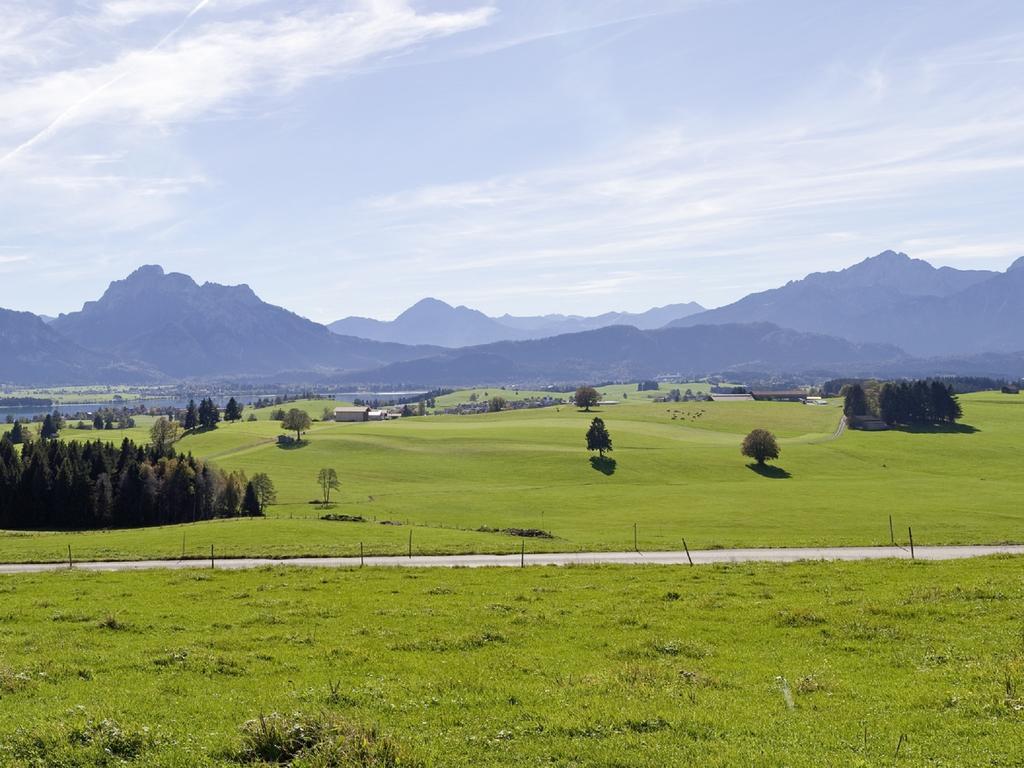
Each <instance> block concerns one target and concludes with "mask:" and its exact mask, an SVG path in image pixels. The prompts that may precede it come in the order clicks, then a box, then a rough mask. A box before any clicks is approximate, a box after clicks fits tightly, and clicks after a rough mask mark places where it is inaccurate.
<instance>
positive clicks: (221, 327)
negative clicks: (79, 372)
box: [49, 266, 437, 378]
mask: <svg viewBox="0 0 1024 768" xmlns="http://www.w3.org/2000/svg"><path fill="white" fill-rule="evenodd" d="M49 327H50V328H52V329H53V330H55V331H57V332H59V333H60V334H62V335H64V336H66V337H68V338H69V339H71V340H72V341H74V342H75V343H76V344H78V345H80V346H82V347H87V348H89V349H95V350H98V351H101V352H105V353H108V354H110V355H114V356H117V357H119V358H122V359H132V360H141V361H143V362H145V363H148V364H149V365H151V366H153V367H155V368H158V369H159V370H161V371H163V372H164V373H166V374H167V375H169V376H171V377H174V378H192V377H202V376H234V375H244V374H248V373H252V374H265V373H274V372H287V371H312V370H328V369H329V370H335V369H343V370H344V369H348V370H352V369H363V368H367V367H371V366H376V365H382V364H386V363H390V362H395V361H398V360H407V359H410V358H414V357H422V356H423V355H424V354H429V353H430V352H432V351H435V350H436V349H437V348H430V347H426V348H414V347H408V346H403V345H399V344H382V343H380V342H374V341H367V340H365V339H356V338H351V337H347V336H339V335H336V334H333V333H331V332H330V331H329V330H328V329H327V328H326V327H325V326H323V325H320V324H319V323H314V322H313V321H311V320H307V319H306V318H303V317H300V316H299V315H296V314H295V313H293V312H289V311H288V310H285V309H282V308H281V307H276V306H273V305H272V304H267V303H266V302H264V301H262V300H261V299H260V298H259V297H258V296H256V294H255V293H253V291H252V289H250V288H249V287H248V286H246V285H236V286H227V285H219V284H217V283H205V284H203V285H198V284H196V282H195V281H194V280H193V279H192V278H191V277H189V276H187V275H183V274H178V273H169V274H167V273H165V272H164V271H163V269H162V268H161V267H159V266H145V267H141V268H139V269H138V270H136V271H135V272H133V273H132V274H131V275H129V276H128V277H127V278H125V279H124V280H117V281H115V282H113V283H111V284H110V287H109V288H108V289H107V291H106V292H105V293H104V294H103V296H102V297H101V298H100V299H99V300H98V301H90V302H87V303H86V304H85V306H84V307H83V308H82V309H81V310H80V311H78V312H72V313H70V314H62V315H61V316H60V317H58V318H57V319H56V320H54V321H53V323H51V324H50V326H49Z"/></svg>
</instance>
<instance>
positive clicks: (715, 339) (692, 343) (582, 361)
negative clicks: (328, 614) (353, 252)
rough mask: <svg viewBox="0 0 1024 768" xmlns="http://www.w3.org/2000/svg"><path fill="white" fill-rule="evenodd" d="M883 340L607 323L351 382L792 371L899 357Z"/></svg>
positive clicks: (761, 327) (762, 327)
mask: <svg viewBox="0 0 1024 768" xmlns="http://www.w3.org/2000/svg"><path fill="white" fill-rule="evenodd" d="M905 359H906V355H905V354H904V353H903V351H902V350H900V349H898V348H897V347H894V346H892V345H888V344H855V343H853V342H850V341H846V340H845V339H838V338H835V337H831V336H824V335H822V334H814V333H803V332H798V331H792V330H789V329H785V328H779V327H778V326H776V325H772V324H771V323H751V324H723V325H708V326H695V327H691V328H663V329H657V330H648V331H642V330H640V329H638V328H634V327H631V326H610V327H608V328H599V329H597V330H593V331H582V332H580V333H574V334H565V335H561V336H554V337H549V338H544V339H536V340H531V341H501V342H496V343H493V344H486V345H481V346H477V347H469V348H465V349H455V350H448V351H445V352H443V353H441V354H439V355H435V356H432V357H429V358H426V359H422V360H411V361H405V362H400V363H393V364H391V365H388V366H385V367H383V368H379V369H376V370H372V371H366V372H364V373H362V374H359V375H357V376H356V377H354V378H353V379H352V380H353V381H355V382H393V383H398V382H402V383H408V384H415V385H417V386H439V385H442V384H443V385H446V386H456V385H463V384H465V385H471V384H483V383H495V382H503V381H504V382H510V381H516V382H523V381H527V382H540V381H559V382H564V381H588V380H589V381H597V380H623V381H626V380H630V379H637V378H649V377H654V376H659V375H682V376H686V375H696V376H703V375H707V374H709V373H712V372H725V371H729V370H756V371H759V372H780V373H781V372H786V373H798V372H802V371H808V370H829V371H837V372H838V371H842V370H846V369H848V368H849V367H850V366H851V365H858V364H862V365H866V366H867V365H873V364H876V363H885V364H888V365H893V364H896V363H898V362H899V361H901V360H905Z"/></svg>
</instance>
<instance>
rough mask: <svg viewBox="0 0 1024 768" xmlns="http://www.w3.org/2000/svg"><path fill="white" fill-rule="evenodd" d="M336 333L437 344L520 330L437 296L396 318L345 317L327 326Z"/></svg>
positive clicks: (457, 344)
mask: <svg viewBox="0 0 1024 768" xmlns="http://www.w3.org/2000/svg"><path fill="white" fill-rule="evenodd" d="M327 327H328V328H330V329H331V330H332V331H334V332H335V333H341V334H345V335H347V336H358V337H360V338H363V339H373V340H374V341H390V342H399V343H405V344H437V345H439V346H442V347H465V346H469V345H472V344H487V343H488V342H492V341H499V340H501V339H507V338H509V336H510V334H511V335H512V336H513V337H515V336H516V335H517V334H516V333H515V332H514V331H511V330H510V329H509V328H508V327H506V326H504V325H502V324H501V323H499V322H497V321H495V320H492V319H491V318H489V317H488V316H487V315H485V314H484V313H483V312H480V311H478V310H475V309H470V308H469V307H462V306H459V307H453V306H451V305H450V304H446V303H445V302H443V301H439V300H437V299H422V300H421V301H418V302H416V303H415V304H413V305H412V306H411V307H409V309H407V310H405V312H403V313H402V314H400V315H399V316H398V317H396V318H395V319H394V320H391V321H385V320H372V319H370V318H368V317H346V318H344V319H343V320H336V321H335V322H333V323H331V324H330V325H328V326H327Z"/></svg>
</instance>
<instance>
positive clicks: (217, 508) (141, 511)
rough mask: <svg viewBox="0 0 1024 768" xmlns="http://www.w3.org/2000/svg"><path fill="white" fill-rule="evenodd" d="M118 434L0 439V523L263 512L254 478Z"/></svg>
mask: <svg viewBox="0 0 1024 768" xmlns="http://www.w3.org/2000/svg"><path fill="white" fill-rule="evenodd" d="M253 480H254V481H256V483H255V485H254V483H253V482H250V481H248V480H246V478H245V476H244V475H243V474H241V473H238V472H236V473H231V474H228V473H225V472H223V471H221V470H219V469H217V468H216V467H213V466H211V465H209V464H205V463H203V462H201V461H198V460H197V459H195V458H193V457H192V456H191V455H187V456H178V455H176V454H175V453H174V451H173V450H170V451H164V452H159V451H157V450H156V449H154V448H152V447H142V446H138V445H136V444H135V443H133V442H132V441H130V440H128V439H125V440H124V441H123V442H122V443H121V445H120V446H116V445H113V444H111V443H109V442H105V441H102V440H95V441H92V442H76V441H72V442H65V441H62V440H36V441H32V442H26V443H24V444H23V445H15V444H14V443H13V442H12V441H11V439H10V438H9V436H8V435H4V436H3V437H2V438H0V528H7V529H16V530H88V529H96V528H126V527H135V526H146V525H168V524H172V523H185V522H193V521H196V520H209V519H211V518H215V517H237V516H255V515H260V514H262V508H263V505H264V503H265V502H266V501H267V496H266V494H263V498H262V499H261V493H260V488H259V486H260V482H259V479H258V478H253Z"/></svg>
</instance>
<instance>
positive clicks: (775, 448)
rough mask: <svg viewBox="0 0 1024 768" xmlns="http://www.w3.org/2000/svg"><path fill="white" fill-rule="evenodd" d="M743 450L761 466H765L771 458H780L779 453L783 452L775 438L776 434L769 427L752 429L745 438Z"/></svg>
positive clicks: (744, 453)
mask: <svg viewBox="0 0 1024 768" xmlns="http://www.w3.org/2000/svg"><path fill="white" fill-rule="evenodd" d="M741 450H742V453H743V455H744V456H748V457H749V458H751V459H754V460H755V461H756V462H757V465H758V466H759V467H763V466H764V463H765V462H766V461H767V460H769V459H777V458H779V454H780V453H781V452H782V451H781V449H780V448H779V444H778V442H777V441H776V440H775V435H773V434H772V433H771V432H769V431H768V430H767V429H755V430H752V431H751V432H750V434H749V435H747V436H746V437H745V438H744V439H743V448H742V449H741Z"/></svg>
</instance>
